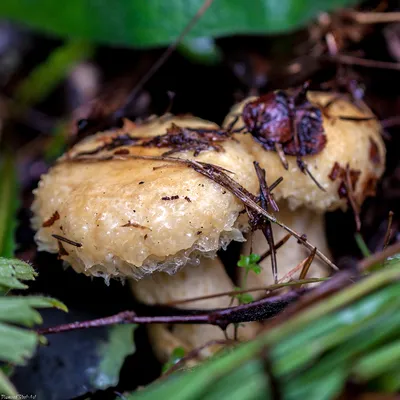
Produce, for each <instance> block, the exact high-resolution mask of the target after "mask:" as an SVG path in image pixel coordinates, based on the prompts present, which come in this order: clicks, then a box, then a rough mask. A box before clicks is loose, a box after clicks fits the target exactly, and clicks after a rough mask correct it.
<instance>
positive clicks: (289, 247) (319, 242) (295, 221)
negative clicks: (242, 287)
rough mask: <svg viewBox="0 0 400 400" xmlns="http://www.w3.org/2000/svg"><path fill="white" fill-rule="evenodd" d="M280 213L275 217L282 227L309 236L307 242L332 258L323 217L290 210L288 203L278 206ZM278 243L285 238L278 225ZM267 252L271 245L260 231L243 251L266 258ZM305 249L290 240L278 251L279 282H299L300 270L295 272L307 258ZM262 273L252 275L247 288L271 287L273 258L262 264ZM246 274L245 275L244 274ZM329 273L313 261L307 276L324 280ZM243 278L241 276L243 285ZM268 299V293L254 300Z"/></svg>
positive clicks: (322, 265) (268, 258)
mask: <svg viewBox="0 0 400 400" xmlns="http://www.w3.org/2000/svg"><path fill="white" fill-rule="evenodd" d="M278 206H279V212H278V213H276V216H277V218H279V220H281V221H282V222H283V223H285V224H287V225H289V226H290V227H292V228H293V229H295V230H296V231H297V232H299V233H304V234H306V235H307V239H308V240H309V241H310V242H312V243H313V244H315V245H316V246H317V247H318V249H319V250H320V251H322V252H323V253H324V254H328V255H329V249H328V244H327V241H326V234H325V220H324V215H323V214H321V213H317V212H315V211H312V210H309V209H307V208H305V207H300V208H298V209H296V210H293V211H292V210H290V208H289V207H288V205H287V202H286V201H281V202H279V203H278ZM272 230H273V234H274V240H275V243H277V242H279V241H280V240H281V239H282V238H283V237H284V236H285V235H286V231H284V230H283V229H281V228H280V227H279V226H277V225H276V224H273V225H272ZM267 249H268V244H267V241H266V239H265V237H264V236H263V234H262V232H261V231H256V232H255V233H254V234H253V237H252V239H249V240H248V241H247V242H246V244H245V246H244V249H243V254H249V253H250V252H253V253H256V254H260V255H261V254H263V253H265V252H266V250H267ZM309 254H310V252H308V251H307V250H306V249H305V248H304V246H302V245H300V244H299V243H298V242H297V240H296V239H295V238H294V237H292V238H290V239H289V240H288V241H287V242H286V243H285V244H284V245H283V246H282V247H281V248H280V249H279V250H277V254H276V257H277V265H278V282H287V281H289V280H291V279H299V275H300V273H301V268H299V270H297V271H296V272H294V273H293V275H292V274H291V272H293V269H294V268H295V267H296V266H298V265H299V264H300V263H301V262H302V261H303V260H304V259H305V258H306V257H307V256H308V255H309ZM260 265H261V267H262V271H261V273H260V274H258V275H256V274H254V273H250V274H249V275H248V277H247V282H246V288H247V289H251V288H256V287H260V286H267V285H272V284H273V283H275V282H274V277H273V273H272V268H271V258H270V257H267V258H266V259H264V260H263V261H262V262H261V264H260ZM241 273H243V271H241ZM328 273H329V270H328V269H327V267H326V264H325V263H324V262H323V261H321V260H320V259H318V258H317V257H315V258H314V261H313V262H312V264H311V267H310V269H309V271H308V273H307V278H321V277H325V276H327V275H328ZM243 279H244V274H243V275H242V276H241V280H242V282H243ZM262 295H265V292H256V293H255V295H254V297H255V298H259V297H261V296H262Z"/></svg>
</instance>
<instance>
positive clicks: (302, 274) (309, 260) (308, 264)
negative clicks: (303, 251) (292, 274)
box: [299, 250, 315, 279]
mask: <svg viewBox="0 0 400 400" xmlns="http://www.w3.org/2000/svg"><path fill="white" fill-rule="evenodd" d="M314 257H315V250H314V251H313V252H312V253H311V254H310V255H309V256H308V258H307V260H306V262H305V263H304V266H303V269H302V270H301V272H300V276H299V279H306V276H307V274H308V271H309V270H310V267H311V264H312V262H313V261H314Z"/></svg>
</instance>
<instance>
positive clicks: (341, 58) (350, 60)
mask: <svg viewBox="0 0 400 400" xmlns="http://www.w3.org/2000/svg"><path fill="white" fill-rule="evenodd" d="M323 58H326V59H327V60H330V61H334V62H338V63H340V64H347V65H358V66H360V67H366V68H378V69H392V70H395V71H400V63H394V62H388V61H379V60H369V59H367V58H360V57H354V56H350V55H347V54H337V55H336V56H334V57H332V56H329V57H323Z"/></svg>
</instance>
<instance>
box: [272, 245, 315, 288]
mask: <svg viewBox="0 0 400 400" xmlns="http://www.w3.org/2000/svg"><path fill="white" fill-rule="evenodd" d="M314 257H315V250H313V251H312V252H311V254H310V255H309V256H308V257H307V258H305V259H304V260H303V261H301V262H300V263H299V264H297V265H296V266H295V267H294V268H292V269H291V270H290V271H289V272H288V273H287V274H286V275H285V276H283V277H282V278H281V279H279V283H284V282H287V281H289V280H290V279H292V276H293V275H294V274H295V273H296V272H298V271H303V270H304V268H305V267H306V268H307V265H308V264H310V265H311V263H312V262H313V260H314ZM308 267H309V266H308Z"/></svg>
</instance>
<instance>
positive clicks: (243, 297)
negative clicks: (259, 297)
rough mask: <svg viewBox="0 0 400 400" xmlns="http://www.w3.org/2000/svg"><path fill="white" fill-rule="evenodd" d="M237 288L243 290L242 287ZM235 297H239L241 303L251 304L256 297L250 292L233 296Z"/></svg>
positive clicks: (236, 288)
mask: <svg viewBox="0 0 400 400" xmlns="http://www.w3.org/2000/svg"><path fill="white" fill-rule="evenodd" d="M235 290H237V291H239V290H242V288H240V287H235ZM232 297H233V298H235V299H238V301H239V304H249V303H251V302H253V301H254V297H253V296H252V295H251V294H250V293H238V294H235V295H233V296H232Z"/></svg>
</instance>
